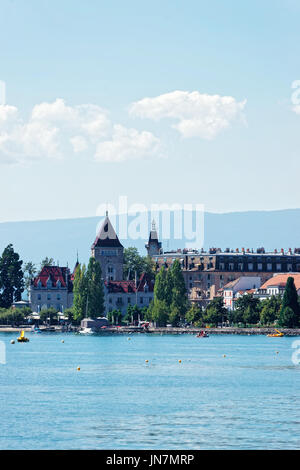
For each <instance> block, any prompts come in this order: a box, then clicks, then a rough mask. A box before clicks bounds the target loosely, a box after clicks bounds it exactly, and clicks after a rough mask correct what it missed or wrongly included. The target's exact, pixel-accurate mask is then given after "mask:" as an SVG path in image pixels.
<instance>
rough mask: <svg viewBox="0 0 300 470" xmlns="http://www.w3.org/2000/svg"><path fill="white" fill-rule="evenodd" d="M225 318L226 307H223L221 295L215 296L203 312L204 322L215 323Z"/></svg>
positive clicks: (221, 321)
mask: <svg viewBox="0 0 300 470" xmlns="http://www.w3.org/2000/svg"><path fill="white" fill-rule="evenodd" d="M226 319H227V309H226V308H225V307H224V301H223V297H215V298H214V299H213V300H212V301H211V302H210V303H209V304H208V306H207V307H206V309H205V312H204V314H203V321H204V322H205V323H212V324H213V325H217V324H218V323H223V321H225V320H226Z"/></svg>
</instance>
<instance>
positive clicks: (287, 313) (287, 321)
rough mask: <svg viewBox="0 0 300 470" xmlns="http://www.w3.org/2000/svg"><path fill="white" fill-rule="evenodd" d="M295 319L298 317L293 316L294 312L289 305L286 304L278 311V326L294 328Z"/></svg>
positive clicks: (296, 323) (296, 322)
mask: <svg viewBox="0 0 300 470" xmlns="http://www.w3.org/2000/svg"><path fill="white" fill-rule="evenodd" d="M297 320H298V319H297V318H296V316H295V312H294V310H293V309H292V308H291V307H289V306H287V307H285V308H284V309H283V310H281V311H280V317H279V326H282V327H286V328H295V327H296V326H298V321H297Z"/></svg>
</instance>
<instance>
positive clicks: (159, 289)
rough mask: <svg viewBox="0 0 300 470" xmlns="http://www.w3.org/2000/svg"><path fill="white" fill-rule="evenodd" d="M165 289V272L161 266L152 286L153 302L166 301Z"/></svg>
mask: <svg viewBox="0 0 300 470" xmlns="http://www.w3.org/2000/svg"><path fill="white" fill-rule="evenodd" d="M166 289H167V272H166V270H165V267H164V266H162V268H161V269H160V271H159V273H158V274H157V276H156V279H155V284H154V302H155V301H156V300H161V301H164V302H165V301H166Z"/></svg>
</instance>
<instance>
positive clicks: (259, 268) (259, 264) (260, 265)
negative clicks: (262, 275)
mask: <svg viewBox="0 0 300 470" xmlns="http://www.w3.org/2000/svg"><path fill="white" fill-rule="evenodd" d="M257 270H258V271H262V263H257Z"/></svg>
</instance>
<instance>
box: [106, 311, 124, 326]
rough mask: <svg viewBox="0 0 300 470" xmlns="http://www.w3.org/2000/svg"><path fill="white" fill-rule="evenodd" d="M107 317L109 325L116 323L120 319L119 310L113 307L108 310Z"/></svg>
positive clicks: (119, 321) (120, 313)
mask: <svg viewBox="0 0 300 470" xmlns="http://www.w3.org/2000/svg"><path fill="white" fill-rule="evenodd" d="M107 319H108V321H109V323H110V324H111V325H118V324H119V323H121V321H122V312H121V310H117V309H114V310H112V311H111V312H108V314H107Z"/></svg>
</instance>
